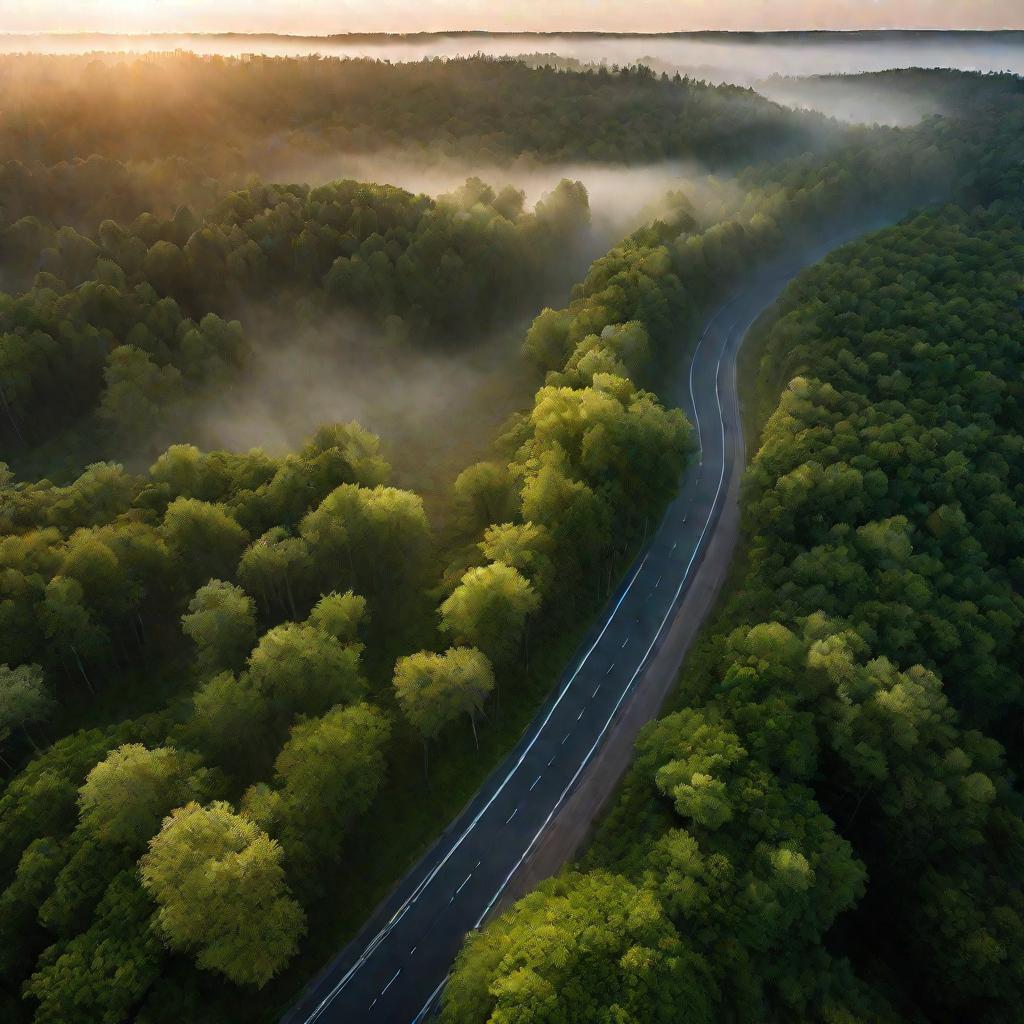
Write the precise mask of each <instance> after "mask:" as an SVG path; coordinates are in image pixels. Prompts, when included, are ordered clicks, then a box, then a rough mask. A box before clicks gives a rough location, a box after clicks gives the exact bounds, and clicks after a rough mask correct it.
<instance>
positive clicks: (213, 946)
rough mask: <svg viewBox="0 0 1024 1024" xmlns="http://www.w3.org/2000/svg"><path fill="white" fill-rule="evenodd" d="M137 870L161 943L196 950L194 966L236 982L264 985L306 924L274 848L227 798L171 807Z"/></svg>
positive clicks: (278, 848) (287, 953)
mask: <svg viewBox="0 0 1024 1024" xmlns="http://www.w3.org/2000/svg"><path fill="white" fill-rule="evenodd" d="M139 870H140V873H141V876H142V884H143V886H144V887H145V888H146V890H147V892H149V893H150V895H152V897H153V898H154V899H155V900H156V902H157V905H158V906H159V908H160V909H159V910H158V911H157V915H156V922H157V925H158V927H159V929H160V932H161V934H162V935H163V936H164V938H165V939H166V941H167V942H168V943H169V944H170V945H171V946H172V947H174V948H177V949H195V950H196V951H197V956H196V962H197V964H198V965H199V966H200V967H202V968H204V969H206V970H214V971H219V972H221V973H223V974H225V975H227V977H229V978H230V979H231V980H232V981H235V982H237V983H239V984H252V985H257V986H263V985H265V984H266V983H267V982H268V981H269V980H270V978H271V977H273V975H274V974H275V973H276V972H277V971H279V970H280V969H281V966H282V965H283V964H284V963H286V962H287V960H288V959H289V958H290V957H291V955H292V954H293V953H294V952H295V949H296V945H297V943H298V940H299V938H300V936H301V935H302V933H303V931H304V930H305V915H304V914H303V912H302V908H301V907H300V906H299V905H298V904H297V903H296V902H295V901H294V900H293V899H292V898H291V896H290V894H289V892H288V888H287V886H286V884H285V880H284V870H283V868H282V867H281V848H280V846H278V844H277V843H275V842H274V840H272V839H271V838H270V837H269V836H267V834H266V833H265V832H263V831H262V830H261V829H260V828H258V827H257V826H256V825H255V824H253V823H252V822H251V821H248V820H247V819H246V818H244V817H242V816H241V815H238V814H235V813H233V812H232V810H231V807H230V805H229V804H226V803H222V802H218V803H213V804H210V805H209V806H208V807H201V806H200V805H199V804H197V803H195V802H192V803H188V804H186V805H185V806H183V807H179V808H178V809H177V810H176V811H174V812H172V813H171V814H170V816H169V817H167V818H166V819H165V820H164V824H163V827H162V828H161V829H160V832H159V834H158V835H156V836H155V837H154V838H153V840H152V841H151V842H150V845H149V851H148V853H146V855H145V856H144V857H143V858H142V860H141V861H140V863H139Z"/></svg>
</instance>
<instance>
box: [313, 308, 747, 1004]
mask: <svg viewBox="0 0 1024 1024" xmlns="http://www.w3.org/2000/svg"><path fill="white" fill-rule="evenodd" d="M730 304H731V303H726V304H725V305H724V306H722V307H721V309H719V310H717V311H716V312H715V314H714V315H713V316H712V317H711V319H710V320H709V321H708V323H707V326H706V327H705V328H704V333H703V334H702V335H701V336H700V339H699V340H698V342H697V345H696V347H695V348H694V351H693V356H692V357H691V361H690V374H689V376H690V401H691V405H692V407H693V413H694V420H695V421H696V426H697V440H698V444H699V445H700V452H701V465H703V464H704V461H703V454H704V448H703V442H702V440H701V427H700V418H699V416H698V414H697V405H696V401H695V400H694V395H693V368H694V365H695V364H696V361H697V353H698V352H699V351H700V347H701V345H702V344H703V342H704V339H705V338H706V337H707V335H708V332H709V331H710V330H711V327H712V325H713V324H714V322H715V320H717V319H718V317H719V316H720V315H721V314H722V312H723V311H724V310H725V309H727V308H728V306H729V305H730ZM715 383H716V388H715V392H716V398H717V399H718V410H719V418H721V411H722V406H721V398H720V396H719V395H718V388H717V379H716V382H715ZM722 438H723V457H722V476H723V477H724V475H725V454H724V453H725V449H724V438H725V423H724V422H723V423H722ZM719 490H721V481H719ZM717 502H718V494H717V493H716V495H715V500H714V501H713V502H712V505H711V508H712V510H714V508H715V506H716V505H717ZM708 522H709V523H710V515H709V517H708ZM706 531H707V525H705V527H704V530H703V531H702V532H701V535H700V537H699V538H698V540H697V547H696V548H695V549H694V554H693V556H692V557H691V559H690V562H689V564H688V565H687V567H686V572H685V573H684V575H683V580H682V582H681V583H680V584H679V587H678V589H677V590H676V599H678V595H679V593H681V591H682V588H683V585H684V583H685V581H686V579H687V577H688V576H689V572H690V567H691V566H692V565H693V561H694V559H695V558H696V554H697V550H698V549H699V547H700V545H701V543H702V542H703V539H704V533H705V532H706ZM649 557H650V551H648V552H647V553H646V554H645V555H644V557H643V558H642V559H641V561H640V564H639V565H638V566H637V568H636V571H635V572H634V573H633V575H632V576H631V577H630V579H629V582H628V583H627V584H626V586H625V587H624V588H623V590H622V593H621V594H620V595H619V599H618V600H617V601H616V602H615V605H614V607H613V608H612V610H611V612H610V614H609V615H608V618H607V619H606V620H605V623H604V625H603V626H602V627H601V630H600V632H599V633H598V634H597V637H596V639H595V640H594V642H593V643H592V644H591V645H590V647H589V648H588V649H587V651H586V653H585V654H584V655H583V657H582V658H581V659H580V661H579V663H578V664H577V666H576V668H575V669H574V670H573V672H572V674H571V675H570V676H569V678H568V679H567V680H566V682H565V685H564V686H563V687H562V689H561V690H560V691H559V692H558V696H557V697H556V698H555V700H554V701H553V702H552V704H551V707H550V708H549V709H548V713H547V714H546V715H545V716H544V718H543V719H542V720H541V722H540V724H539V725H538V726H537V729H536V730H535V731H534V733H533V736H532V737H531V738H530V741H529V743H527V744H526V746H525V747H524V748H523V750H522V752H521V753H520V755H519V758H518V759H517V760H516V763H515V764H514V765H513V766H512V767H511V768H510V769H509V770H508V772H507V773H506V775H505V777H504V778H503V779H502V780H501V783H500V784H499V785H498V787H497V789H495V791H494V793H492V794H491V797H490V799H489V800H487V801H486V802H485V803H484V805H483V807H481V808H480V810H479V811H478V812H477V813H476V815H475V817H474V818H473V820H472V821H470V822H469V824H468V825H467V826H466V827H465V829H463V831H462V833H461V834H460V835H459V837H458V839H456V840H455V842H454V843H453V844H452V845H451V847H449V849H448V851H447V852H446V853H445V855H444V857H442V858H441V859H440V860H439V861H438V862H437V864H435V865H434V867H433V868H432V869H431V870H430V871H429V872H428V873H427V875H426V876H425V877H424V878H423V879H422V880H421V881H420V883H419V884H418V885H417V886H416V888H415V889H414V890H413V891H412V893H411V894H410V895H409V896H408V897H406V901H405V907H404V908H403V913H404V910H405V909H408V907H409V906H411V905H412V904H413V903H415V902H416V900H418V899H419V897H420V896H421V895H422V894H423V892H424V891H425V890H426V888H427V887H428V886H429V885H430V884H431V882H433V880H434V879H435V878H436V877H437V876H438V874H439V873H440V872H441V870H442V869H443V868H444V866H445V865H446V864H447V863H448V861H449V860H450V859H451V858H452V857H453V856H454V854H455V852H456V850H458V849H459V847H460V846H462V844H463V843H464V842H465V841H466V839H467V838H468V836H469V835H470V834H471V833H472V831H473V830H474V829H475V828H476V826H477V825H478V824H479V823H480V820H481V819H482V818H483V816H484V815H485V814H486V813H487V811H488V810H490V808H491V806H492V805H493V804H494V802H495V801H496V800H497V799H498V797H499V796H501V794H502V793H503V792H504V791H505V787H506V786H507V785H508V783H509V782H510V781H511V780H512V778H513V777H514V776H515V774H516V772H517V771H518V770H519V768H520V766H521V765H522V763H523V762H524V761H525V760H526V757H527V755H528V754H529V753H530V751H531V750H532V749H533V747H534V745H535V744H536V742H537V740H539V739H540V737H541V734H542V733H543V732H544V729H545V728H546V727H547V724H548V722H550V721H551V718H552V716H553V715H554V713H555V711H556V710H557V709H558V707H559V705H560V704H561V703H562V700H563V699H564V698H565V695H566V694H567V693H568V692H569V689H570V687H571V686H572V684H573V683H574V682H575V681H576V677H577V676H578V675H579V674H580V672H582V671H583V666H584V665H586V663H587V662H588V661H589V659H590V656H591V655H592V654H593V653H594V651H595V650H596V649H597V645H598V644H599V643H600V642H601V641H602V640H603V639H604V635H605V633H607V632H608V629H609V627H610V626H611V624H612V622H613V621H614V619H615V616H616V615H617V614H618V611H619V609H620V608H621V607H622V603H623V601H625V600H626V598H627V597H628V596H629V593H630V591H631V590H632V589H633V586H634V584H635V583H636V581H637V579H638V577H639V576H640V573H641V572H642V571H643V568H644V566H645V565H646V564H647V559H648V558H649ZM674 604H675V599H674V600H673V602H672V604H670V605H669V612H671V610H672V606H673V605H674ZM667 614H668V613H666V615H667ZM663 625H664V620H663V622H662V626H661V627H659V630H658V634H660V632H661V628H662V627H663ZM656 636H657V634H656ZM652 646H653V644H652ZM645 657H646V656H645ZM642 664H643V662H642V661H641V665H642ZM609 671H610V669H609ZM635 677H636V676H635V674H634V676H633V677H632V678H631V679H630V681H629V682H628V683H627V684H626V690H624V691H623V695H622V697H620V698H619V701H618V702H617V703H616V705H615V708H613V709H612V717H614V715H615V712H616V711H617V710H618V708H619V704H621V702H622V699H623V698H624V697H625V694H626V692H628V689H629V687H630V686H631V685H632V682H633V679H634V678H635ZM610 721H611V718H609V720H608V722H606V723H605V726H604V728H603V729H602V730H601V733H600V734H599V736H598V741H600V739H601V737H602V736H603V735H604V732H605V730H606V729H607V728H608V723H609V722H610ZM568 738H569V736H568V734H567V735H566V736H565V737H564V738H563V740H562V743H563V744H564V743H565V741H566V740H567V739H568ZM593 749H594V748H593V747H592V748H591V751H590V752H588V754H587V756H586V758H585V759H584V761H583V763H582V764H581V765H580V768H579V769H578V770H577V773H576V775H575V776H574V777H573V781H575V779H576V778H577V777H578V775H579V772H580V771H582V769H583V767H584V766H585V765H586V763H587V761H589V759H590V757H591V755H592V751H593ZM564 797H565V793H564V792H563V794H562V795H561V796H560V797H559V799H558V802H557V803H556V804H555V809H556V810H557V808H558V807H559V806H560V805H561V802H562V800H563V799H564ZM553 814H554V811H552V815H553ZM552 815H549V816H548V818H547V820H546V821H545V823H544V825H543V826H542V827H541V828H542V831H543V829H544V828H546V827H547V823H548V821H550V820H551V816H552ZM538 835H539V833H538ZM535 842H536V837H534V839H533V840H532V841H531V844H530V848H532V846H533V844H534V843H535ZM516 869H518V864H517V865H516ZM509 877H511V876H509ZM507 884H508V881H507V880H506V881H505V882H503V883H502V886H501V889H499V890H498V893H497V894H496V895H495V897H494V900H492V901H491V904H490V905H489V906H488V907H487V909H486V910H485V911H484V913H483V915H482V916H481V918H480V920H481V921H482V920H483V918H484V917H486V916H487V914H488V913H489V912H490V909H491V907H492V906H493V905H494V901H495V900H497V898H498V896H499V895H500V894H501V892H502V891H503V890H504V888H505V886H506V885H507ZM478 923H479V922H478ZM395 924H397V921H396V920H395V919H392V921H390V922H388V924H387V925H385V926H384V927H383V928H382V929H381V930H380V931H379V932H378V933H377V934H376V935H375V936H374V937H373V938H372V939H371V940H370V941H369V943H367V946H366V948H365V949H364V950H363V952H362V953H360V954H359V956H358V957H357V958H356V961H355V962H354V963H353V964H352V966H351V967H349V969H348V970H347V971H346V972H345V973H344V974H343V975H342V977H341V978H340V979H339V980H338V982H337V984H336V985H335V986H334V987H333V988H332V989H331V991H330V992H328V993H327V995H326V996H325V997H324V998H323V999H322V1000H321V1001H320V1003H319V1004H318V1005H317V1006H316V1008H315V1009H314V1010H313V1012H312V1013H310V1014H309V1016H308V1017H306V1019H305V1022H304V1024H314V1022H315V1021H317V1020H318V1019H319V1018H320V1016H321V1014H322V1013H323V1012H324V1010H325V1009H327V1007H328V1006H330V1005H331V1003H332V1002H334V1000H335V999H336V998H337V997H338V994H339V993H340V992H341V991H342V990H343V989H344V988H345V986H346V985H348V983H349V981H350V980H351V978H352V976H353V975H354V974H355V973H356V971H358V970H359V969H360V968H361V967H362V966H363V964H365V963H366V962H367V960H369V959H370V957H371V956H373V954H374V953H375V952H376V951H377V948H378V947H379V946H380V944H381V943H382V942H383V941H384V940H385V939H386V938H387V937H388V935H389V934H390V932H391V929H392V928H393V927H394V925H395ZM446 977H447V976H446ZM445 980H446V979H445ZM443 987H444V980H442V982H441V983H440V984H439V985H438V986H437V988H436V989H435V990H434V993H433V994H432V995H431V997H430V999H429V1000H428V1001H427V1003H426V1004H425V1005H424V1008H423V1010H421V1011H420V1014H419V1015H418V1016H417V1018H416V1019H417V1021H418V1020H420V1019H422V1016H423V1014H424V1013H425V1012H426V1011H428V1010H429V1008H430V1006H431V1005H432V1004H433V1002H434V1000H435V999H436V998H437V995H438V993H439V992H440V991H441V989H442V988H443Z"/></svg>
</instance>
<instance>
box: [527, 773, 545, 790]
mask: <svg viewBox="0 0 1024 1024" xmlns="http://www.w3.org/2000/svg"><path fill="white" fill-rule="evenodd" d="M543 777H544V773H543V772H541V773H540V775H538V776H537V778H535V779H534V780H533V785H532V786H530V792H531V793H532V792H533V786H536V785H537V783H538V782H540V780H541V779H542V778H543Z"/></svg>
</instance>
